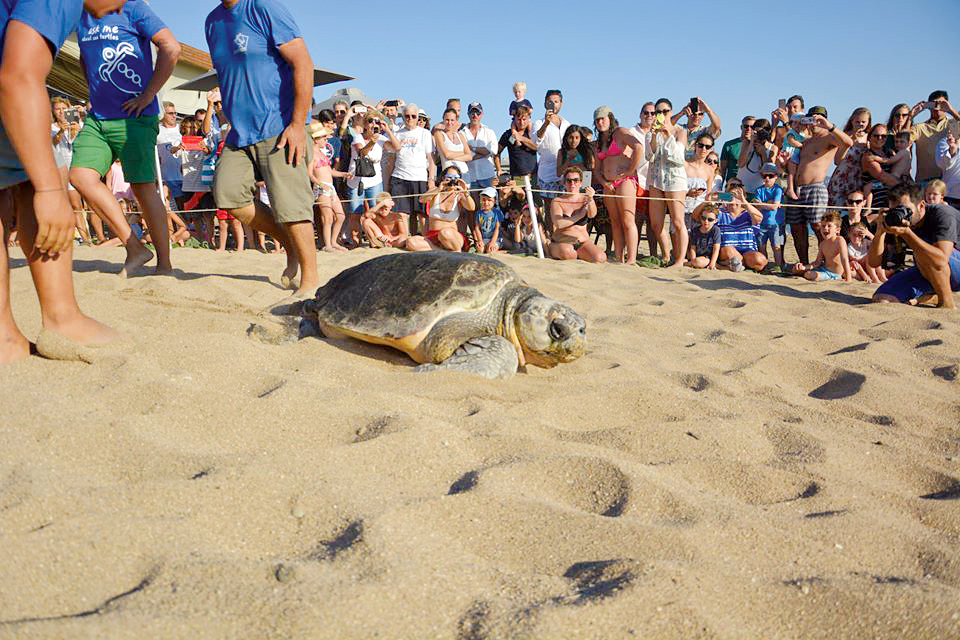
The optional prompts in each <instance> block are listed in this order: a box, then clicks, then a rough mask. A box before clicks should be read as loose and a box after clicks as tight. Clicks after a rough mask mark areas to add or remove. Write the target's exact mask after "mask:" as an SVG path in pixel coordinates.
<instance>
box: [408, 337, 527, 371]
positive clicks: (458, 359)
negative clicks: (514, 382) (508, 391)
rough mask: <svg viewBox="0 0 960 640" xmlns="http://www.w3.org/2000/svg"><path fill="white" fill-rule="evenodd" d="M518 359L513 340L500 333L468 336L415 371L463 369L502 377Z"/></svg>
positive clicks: (514, 366)
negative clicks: (440, 358) (441, 358)
mask: <svg viewBox="0 0 960 640" xmlns="http://www.w3.org/2000/svg"><path fill="white" fill-rule="evenodd" d="M519 365H520V361H519V359H518V358H517V350H516V348H515V347H514V346H513V343H512V342H510V341H509V340H507V339H506V338H504V337H503V336H477V337H475V338H470V339H469V340H467V341H466V342H464V343H463V344H461V345H460V346H459V347H457V350H456V351H454V352H453V355H451V356H450V357H449V358H447V359H446V360H444V361H443V362H441V363H439V364H432V363H430V364H422V365H420V366H418V367H416V368H415V369H414V371H416V372H417V373H425V372H428V371H463V372H465V373H472V374H475V375H478V376H483V377H484V378H490V379H496V378H501V379H506V378H510V377H512V376H513V374H515V373H516V372H517V367H518V366H519Z"/></svg>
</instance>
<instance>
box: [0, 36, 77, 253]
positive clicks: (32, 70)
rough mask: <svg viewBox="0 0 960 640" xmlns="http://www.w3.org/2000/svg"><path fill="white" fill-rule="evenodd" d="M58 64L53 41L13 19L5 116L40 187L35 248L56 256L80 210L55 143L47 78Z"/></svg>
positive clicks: (3, 83) (3, 80) (2, 85)
mask: <svg viewBox="0 0 960 640" xmlns="http://www.w3.org/2000/svg"><path fill="white" fill-rule="evenodd" d="M52 66H53V52H52V51H51V50H50V43H49V42H47V40H46V39H45V38H44V37H43V36H42V35H40V34H39V33H37V32H36V31H35V30H34V29H32V28H31V27H29V26H27V25H26V24H24V23H22V22H19V21H17V20H11V21H10V22H9V23H8V24H7V33H6V41H5V43H4V50H3V63H2V66H0V118H2V119H3V126H4V129H6V132H7V136H8V137H9V138H10V143H11V144H12V145H13V148H14V150H15V151H16V153H17V157H18V158H19V159H20V163H21V164H22V165H23V168H24V170H25V171H26V174H27V177H28V178H29V179H30V183H31V184H32V185H33V188H34V191H35V193H34V196H33V206H34V215H35V217H36V219H37V225H38V229H37V235H36V239H35V241H34V248H35V249H36V250H37V251H38V252H39V253H41V254H46V255H48V256H50V257H55V256H57V255H59V254H60V253H62V252H63V251H66V250H67V249H69V248H70V246H71V243H72V242H73V229H74V214H73V210H72V209H71V207H70V202H69V200H67V192H66V189H65V188H64V186H63V183H62V182H61V181H60V172H59V171H58V170H57V163H56V160H54V157H53V147H52V146H51V145H50V125H51V116H50V98H49V97H48V95H47V86H46V80H47V75H48V74H49V73H50V69H51V67H52Z"/></svg>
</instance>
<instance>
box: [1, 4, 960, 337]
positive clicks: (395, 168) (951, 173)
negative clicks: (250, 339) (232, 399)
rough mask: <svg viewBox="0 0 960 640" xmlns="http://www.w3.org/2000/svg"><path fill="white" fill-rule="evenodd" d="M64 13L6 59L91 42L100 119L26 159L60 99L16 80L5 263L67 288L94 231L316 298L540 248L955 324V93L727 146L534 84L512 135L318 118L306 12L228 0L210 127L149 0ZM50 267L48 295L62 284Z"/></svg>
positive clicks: (805, 120)
mask: <svg viewBox="0 0 960 640" xmlns="http://www.w3.org/2000/svg"><path fill="white" fill-rule="evenodd" d="M56 3H57V4H58V6H59V5H62V8H63V11H62V12H61V13H58V14H55V15H62V16H71V17H75V18H76V20H72V19H71V20H67V21H66V22H68V23H70V24H60V25H52V26H51V25H49V24H39V23H40V21H41V20H40V18H39V17H37V15H38V14H39V12H40V7H41V5H42V4H43V3H39V2H38V1H37V0H4V3H3V5H2V6H3V7H4V12H5V15H4V16H3V18H4V37H5V39H8V40H12V41H14V42H15V44H13V45H11V44H8V45H7V49H8V50H9V51H14V52H17V51H18V50H22V51H28V50H31V51H33V53H37V51H36V50H37V49H38V47H37V43H36V41H35V40H36V38H35V37H34V41H33V42H31V41H30V38H31V37H32V36H34V35H36V34H39V35H40V36H41V38H40V40H41V42H42V44H43V45H45V46H44V47H41V48H42V49H43V50H42V51H41V52H40V53H42V54H43V55H41V56H40V57H39V58H38V59H39V60H40V61H41V62H42V63H43V65H45V64H46V62H47V58H48V57H50V56H52V55H53V54H54V53H55V52H56V49H57V48H58V47H59V45H60V44H61V42H62V39H63V37H65V35H66V33H69V31H70V30H72V29H74V28H76V31H77V36H78V37H77V39H78V43H79V46H80V52H81V59H82V61H83V64H84V66H85V71H86V77H87V79H88V84H89V90H90V99H89V101H88V102H87V103H85V104H71V103H70V102H69V101H68V100H66V99H64V98H63V97H59V96H57V97H54V98H53V99H52V101H51V102H50V105H51V110H50V113H51V114H52V125H51V129H50V138H49V143H48V144H47V145H46V146H48V147H49V148H50V150H51V153H50V154H46V153H44V154H32V155H35V156H42V157H36V158H30V159H29V160H28V158H27V157H25V156H28V155H31V154H28V153H26V152H25V150H26V149H36V146H35V144H34V146H33V147H30V146H24V145H28V144H29V143H31V142H32V143H36V141H37V138H36V135H37V134H36V131H35V129H36V128H37V127H45V126H46V125H44V124H43V121H44V120H45V119H46V118H45V115H44V113H43V112H45V111H46V110H45V109H40V112H39V113H38V112H37V104H36V101H37V100H38V99H40V98H41V97H42V98H43V99H44V100H48V99H49V98H48V97H47V95H46V92H45V91H44V93H42V94H41V93H39V92H38V93H36V94H31V100H32V102H31V101H29V100H28V101H24V100H17V101H13V100H12V98H10V97H9V96H8V95H7V94H8V93H9V91H10V89H9V87H10V86H11V84H10V83H9V82H8V83H7V84H6V85H5V87H4V89H3V90H2V91H0V103H2V108H0V115H2V117H3V124H4V130H5V133H3V132H0V142H2V143H3V145H2V147H3V148H2V149H0V151H3V152H4V153H3V155H2V156H0V157H2V161H3V163H4V181H3V182H2V183H0V187H10V186H15V189H13V190H12V191H11V195H13V196H14V199H15V200H16V206H14V205H13V204H12V203H11V202H9V201H4V202H5V206H3V209H4V235H5V238H4V243H3V244H4V255H3V256H2V258H3V260H4V263H6V245H7V242H8V240H13V239H14V238H16V239H17V240H18V241H19V242H20V243H21V245H22V246H24V248H25V251H26V252H27V253H30V254H35V253H36V251H39V253H40V254H43V257H44V260H45V261H46V262H52V263H56V265H58V266H56V269H59V270H61V272H62V269H63V267H62V266H60V265H62V264H66V263H69V261H70V258H69V255H70V250H69V246H68V245H69V244H71V242H69V241H71V240H72V238H70V237H69V236H71V235H74V234H75V235H76V236H77V239H78V240H79V241H80V242H96V243H98V244H104V245H108V244H113V245H122V246H124V247H125V248H126V251H127V258H126V261H125V264H124V266H123V273H125V274H128V273H132V272H134V271H135V270H138V269H140V268H142V267H144V265H146V264H147V263H148V262H150V261H151V260H152V259H153V258H154V252H155V254H156V256H155V257H156V260H157V262H156V272H157V273H170V272H171V270H172V267H173V265H172V262H171V254H170V246H171V242H173V243H176V244H180V245H181V246H185V245H188V244H192V245H194V246H207V247H210V248H216V249H218V250H221V251H222V250H225V249H227V248H228V246H232V247H233V248H235V249H237V250H243V249H244V247H245V246H250V247H256V248H259V249H261V250H273V251H283V252H285V254H286V260H287V264H286V268H285V270H284V271H283V274H282V276H281V281H282V283H283V284H284V286H289V287H290V288H291V289H293V290H294V296H296V297H304V296H309V295H312V294H313V292H314V291H315V290H316V288H317V286H318V285H319V281H318V277H317V265H316V255H317V250H318V249H321V250H323V251H337V252H339V251H347V250H350V249H352V248H355V247H358V246H361V245H367V246H370V247H386V246H391V247H399V248H404V249H407V250H411V251H422V250H447V251H476V252H479V253H488V254H489V253H495V252H498V251H522V252H530V251H533V250H534V248H535V247H537V246H539V245H542V246H543V247H545V248H546V252H547V254H548V255H549V256H550V257H552V258H554V259H581V260H585V261H589V262H607V261H612V262H619V263H627V264H633V263H637V262H639V263H640V264H642V265H645V266H665V267H670V268H684V267H687V268H704V269H720V268H725V269H729V270H731V271H734V272H736V271H741V270H743V269H752V270H754V271H758V272H763V273H772V274H778V275H796V276H802V277H804V278H807V279H811V280H818V279H820V280H822V279H831V280H834V279H840V280H846V281H850V280H852V279H861V280H865V281H870V282H877V283H880V284H881V286H880V288H879V289H878V291H877V294H876V296H875V299H876V300H878V301H879V300H897V301H900V302H907V301H916V300H917V299H922V298H923V297H924V296H928V295H932V296H936V297H937V300H938V303H939V304H941V305H944V306H952V305H953V298H952V295H951V293H950V292H951V290H952V291H956V290H958V289H960V252H958V250H957V246H958V245H960V237H958V234H960V213H958V211H957V209H956V208H955V207H957V206H958V205H960V157H958V138H960V114H958V113H957V111H956V110H955V109H954V108H953V106H952V105H951V103H950V102H949V97H948V94H947V92H946V91H943V90H937V91H934V92H933V93H931V94H930V95H929V97H928V99H927V100H924V101H920V102H917V103H915V104H914V105H913V106H911V105H910V104H908V103H902V104H898V105H896V106H894V107H893V109H892V110H891V111H890V115H889V118H888V119H887V121H886V122H885V123H884V122H882V121H881V122H876V123H874V122H873V116H872V114H871V113H870V111H869V110H868V109H866V108H858V109H856V110H854V112H853V113H852V114H850V116H849V118H847V119H846V122H845V123H844V124H843V125H842V126H838V125H837V124H835V123H834V122H833V121H831V120H830V119H829V117H828V111H827V109H826V108H824V107H822V106H812V107H809V108H807V107H806V105H805V101H804V99H803V97H801V96H799V95H797V96H792V97H790V98H788V99H784V100H781V101H780V103H779V104H778V105H777V106H776V108H774V109H772V110H771V112H770V117H769V119H768V118H766V117H755V116H745V117H743V118H742V119H741V121H740V132H739V136H737V137H735V138H733V139H731V140H728V141H726V142H724V143H723V144H722V145H720V149H719V150H718V149H717V146H718V144H719V141H720V140H721V135H722V124H721V122H720V119H719V117H718V115H717V113H716V112H714V111H713V109H711V107H710V106H709V104H708V103H707V101H706V100H704V99H703V98H702V97H699V96H698V97H694V98H691V99H690V100H689V101H687V102H684V103H682V104H680V105H678V106H676V107H675V106H674V104H673V102H671V100H669V99H667V98H660V99H657V100H654V101H650V102H647V103H646V104H644V105H642V106H641V108H640V110H639V116H638V119H637V121H636V122H634V123H632V124H628V123H625V124H621V123H620V122H619V121H618V119H617V117H616V116H615V115H614V113H613V111H612V109H611V108H609V107H607V106H600V107H597V108H596V110H595V111H594V114H593V122H591V123H588V124H583V125H577V124H572V123H570V122H569V121H567V120H566V119H565V118H564V116H563V113H564V110H563V105H564V96H563V92H562V91H561V90H558V89H551V90H548V91H546V92H545V95H544V101H543V107H542V111H541V110H539V109H537V108H534V105H533V103H532V102H531V101H530V100H529V99H528V98H527V97H526V90H527V88H526V85H525V84H524V83H522V82H518V83H516V84H515V85H514V86H513V100H512V101H510V103H509V106H508V107H506V108H507V109H508V110H509V114H510V117H511V124H510V128H509V129H507V130H506V131H503V132H502V133H500V134H499V135H498V134H497V132H495V131H493V130H492V129H491V128H490V127H488V126H487V125H485V124H484V122H483V118H484V107H483V105H481V104H480V103H478V102H471V103H469V104H468V105H467V108H466V117H467V119H466V121H464V120H463V112H462V107H461V101H460V100H459V99H450V100H449V101H448V102H447V105H446V108H445V110H444V112H443V113H442V115H441V117H440V118H439V120H438V122H436V124H435V125H434V126H431V122H430V118H429V117H428V115H427V114H426V113H425V112H424V111H423V109H421V108H419V107H418V106H417V105H416V104H414V103H412V102H409V103H408V102H405V101H403V100H400V99H395V100H385V101H381V102H379V103H377V104H375V105H374V104H363V103H362V102H359V101H358V102H354V103H353V104H348V103H346V102H337V103H335V104H334V105H332V108H331V109H322V110H311V105H312V93H313V86H312V75H313V74H312V71H313V64H312V61H311V58H310V54H309V52H308V51H307V48H306V45H305V43H304V40H303V38H302V36H301V34H300V31H299V29H298V27H297V25H296V23H295V21H294V20H293V18H292V16H291V14H290V13H289V11H288V10H287V9H286V7H284V6H283V5H282V4H281V3H280V2H278V1H277V0H222V1H221V3H220V4H219V5H218V6H217V7H216V8H215V9H214V10H213V11H212V12H211V13H210V15H209V16H208V17H207V21H206V24H205V33H206V37H207V44H208V46H209V49H210V54H211V59H212V60H213V64H214V67H215V68H216V71H217V73H218V76H219V78H220V85H221V86H220V87H219V88H218V89H215V90H213V91H211V92H209V93H208V94H207V106H206V108H205V109H198V110H196V112H194V113H191V114H178V113H177V109H176V107H175V106H174V105H173V104H172V103H169V102H164V103H162V104H161V103H160V102H159V101H158V100H157V93H158V92H159V90H160V88H161V87H162V86H163V84H164V83H165V82H166V81H167V79H168V78H169V76H170V74H171V72H172V70H173V67H174V65H175V64H176V60H177V58H178V56H179V53H180V45H179V43H178V41H177V39H176V38H175V37H174V35H173V33H172V32H171V31H170V29H169V28H167V27H166V25H165V24H164V23H163V22H162V21H161V20H160V19H159V18H158V17H157V15H156V14H155V13H154V12H153V10H152V9H151V8H150V6H149V5H148V4H147V3H146V2H144V0H129V1H128V2H123V1H122V0H118V1H115V2H108V1H107V0H86V2H83V3H82V4H83V6H84V10H83V11H82V12H81V8H80V7H81V2H80V0H56ZM124 5H125V6H124ZM121 6H123V7H124V8H123V11H122V12H119V11H117V8H118V7H121ZM35 14H37V15H35ZM264 15H267V16H269V17H270V19H269V20H267V21H265V20H264V19H263V16H264ZM21 16H23V17H22V18H21ZM54 22H56V21H54ZM24 28H25V29H26V30H27V33H26V34H21V33H20V31H21V30H22V29H24ZM18 38H22V39H23V42H21V40H20V39H18ZM18 47H19V49H18ZM30 47H32V49H30ZM153 47H156V52H157V53H156V62H155V64H154V54H153ZM9 51H7V52H5V54H4V59H3V69H4V71H3V73H4V74H5V75H9V77H13V78H16V79H17V80H21V79H22V78H23V77H25V74H26V75H29V73H28V71H26V70H24V69H23V68H20V67H25V66H28V65H27V63H26V62H25V61H24V60H22V59H21V56H20V55H13V56H11V54H10V53H9ZM118 56H122V57H123V63H124V64H123V65H122V71H118V69H120V68H121V67H120V65H118V64H117V62H118V61H119V58H118ZM33 62H34V64H33V66H34V67H37V65H38V64H39V63H37V62H36V61H33ZM51 62H52V61H51ZM18 65H20V67H18ZM43 65H40V66H43ZM46 70H49V66H47V67H46ZM40 71H43V70H42V69H41V70H37V69H35V68H34V69H29V72H32V73H33V74H34V75H37V74H39V73H40ZM17 74H19V75H17ZM5 100H7V101H9V102H4V101H5ZM14 102H19V103H20V104H21V105H22V104H24V103H25V102H26V103H29V104H30V105H31V107H32V108H33V109H34V111H33V113H29V114H28V113H26V112H24V111H23V109H22V108H21V107H18V106H16V105H15V104H14ZM506 102H507V101H506V100H505V101H504V103H505V104H506ZM924 113H927V114H928V115H927V117H926V120H924V121H920V118H921V116H922V114H924ZM24 128H29V129H33V130H32V131H30V132H29V133H26V134H24V133H23V132H22V131H21V130H22V129H24ZM278 150H279V151H280V152H279V153H278V152H277V151H278ZM505 151H506V159H507V164H506V166H505V165H504V163H503V160H504V152H505ZM155 154H157V155H158V157H159V167H160V176H159V178H160V179H159V180H158V179H157V178H158V176H157V174H156V169H155V167H156V166H157V160H156V158H157V155H155ZM48 155H49V158H48V157H47V156H48ZM48 160H49V162H48ZM50 164H52V165H53V168H54V169H55V171H53V172H52V174H51V176H53V177H55V182H53V183H50V181H51V180H52V179H53V178H52V177H49V176H47V175H46V173H44V172H45V171H46V170H47V169H49V168H50V167H49V165H50ZM914 167H915V171H914ZM158 183H160V184H162V189H158V186H157V185H158ZM24 185H27V186H24ZM31 190H32V191H31ZM25 193H30V194H31V195H30V197H29V198H27V196H26V195H24V194H25ZM44 194H54V195H49V196H48V195H44ZM28 199H29V200H30V202H29V206H28V203H27V200H28ZM51 199H56V201H55V202H53V203H52V204H51V202H50V200H51ZM51 206H54V208H55V209H57V210H58V211H61V212H65V211H69V212H70V228H69V230H67V229H66V228H65V227H64V226H63V224H64V223H63V220H62V219H61V216H58V217H57V219H56V224H53V226H50V224H44V221H45V220H46V221H48V222H49V221H50V220H52V217H51V216H48V215H46V214H45V213H44V212H43V211H41V210H40V209H44V208H49V207H51ZM14 212H16V214H17V216H16V218H14V216H13V215H12V214H13V213H14ZM64 215H65V213H64ZM788 230H789V234H790V238H791V239H792V242H793V249H794V251H795V254H796V256H797V260H796V262H793V263H787V261H786V257H785V256H786V252H785V248H786V241H787V231H788ZM231 232H232V236H233V239H232V241H230V240H229V236H230V235H231ZM17 234H18V235H19V237H18V238H17V237H16V236H17ZM811 235H813V236H815V238H816V241H817V243H818V246H817V247H816V249H817V250H816V255H815V258H814V259H813V260H812V261H810V255H811V248H810V246H809V240H810V238H811ZM601 237H604V239H605V245H606V246H605V248H601V247H600V246H599V245H598V244H597V242H599V241H600V238H601ZM642 239H645V244H646V249H647V255H643V252H642V251H641V243H642ZM911 254H912V256H911ZM58 256H65V259H62V260H60V261H59V262H58V261H57V257H58ZM909 260H912V262H913V265H912V266H909V267H908V266H907V265H908V261H909ZM31 267H32V268H34V267H36V268H37V272H35V273H34V276H35V279H36V283H37V286H38V290H39V289H40V288H41V287H42V286H43V285H42V284H41V281H42V280H43V277H42V275H41V276H39V277H38V272H39V271H40V270H41V269H42V268H41V266H40V264H38V263H35V262H34V261H31ZM46 268H48V269H49V268H52V267H46ZM61 272H58V274H59V275H58V277H59V278H60V279H61V280H62V279H63V275H62V273H61ZM6 278H7V276H5V277H4V279H3V280H2V281H0V285H3V286H4V287H5V286H6V284H5V283H6V281H7V280H6ZM63 291H65V290H63ZM0 295H3V296H4V297H5V290H3V291H0ZM72 295H73V294H72V288H71V289H70V291H69V296H70V297H71V298H72ZM41 300H43V296H41ZM7 304H8V303H7ZM74 306H75V305H74ZM6 309H7V308H6V307H5V308H4V309H0V311H2V312H6ZM45 317H46V316H45ZM4 322H5V323H6V324H5V325H4V332H5V334H4V335H7V336H10V337H11V339H13V340H14V341H17V342H22V341H20V340H19V339H18V334H19V331H17V330H16V329H15V325H13V324H12V317H11V318H9V319H7V320H4ZM51 326H52V327H53V328H54V329H59V327H58V326H57V324H56V323H55V322H53V323H52V324H51ZM88 329H89V327H88ZM104 331H106V330H105V329H104ZM74 333H77V335H75V336H71V337H74V338H77V339H81V340H82V339H83V338H84V335H85V334H84V332H83V331H79V332H74ZM20 337H21V338H22V336H20ZM21 346H22V344H21Z"/></svg>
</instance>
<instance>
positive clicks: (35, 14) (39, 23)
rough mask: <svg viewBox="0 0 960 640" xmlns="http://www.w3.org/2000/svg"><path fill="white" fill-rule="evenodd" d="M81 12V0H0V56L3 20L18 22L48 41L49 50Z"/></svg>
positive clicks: (4, 32) (60, 41)
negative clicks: (0, 24) (0, 23)
mask: <svg viewBox="0 0 960 640" xmlns="http://www.w3.org/2000/svg"><path fill="white" fill-rule="evenodd" d="M82 12H83V0H0V21H2V23H3V26H0V59H3V45H4V43H5V42H6V40H7V23H8V22H10V21H11V20H16V21H17V22H22V23H23V24H25V25H27V26H28V27H30V28H31V29H33V30H34V31H36V32H37V33H39V34H40V35H41V36H43V38H44V39H45V40H46V41H47V42H48V43H50V49H51V51H52V52H53V53H56V51H57V50H58V49H59V48H60V45H62V44H63V41H64V40H66V39H67V36H68V35H70V32H72V31H73V30H74V29H76V28H77V21H78V20H80V14H81V13H82Z"/></svg>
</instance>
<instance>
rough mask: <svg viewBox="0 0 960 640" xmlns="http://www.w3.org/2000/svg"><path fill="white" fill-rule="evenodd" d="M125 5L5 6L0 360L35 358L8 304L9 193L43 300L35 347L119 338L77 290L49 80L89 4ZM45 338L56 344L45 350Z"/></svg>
mask: <svg viewBox="0 0 960 640" xmlns="http://www.w3.org/2000/svg"><path fill="white" fill-rule="evenodd" d="M123 4H124V2H123V1H122V0H121V1H117V0H114V1H112V2H110V1H107V0H86V2H81V0H43V1H41V0H13V1H12V2H11V1H5V2H2V3H0V20H2V25H3V26H2V27H0V29H2V31H0V119H2V126H0V190H4V191H0V220H2V224H3V242H0V263H2V264H0V363H6V362H13V361H15V360H21V359H23V358H26V357H27V356H28V355H30V344H29V342H27V339H26V338H25V337H24V335H23V334H22V333H21V332H20V329H19V328H17V325H16V323H15V322H14V319H13V313H12V311H11V309H10V269H9V265H8V261H7V237H8V235H9V234H10V232H11V230H12V229H11V226H12V220H13V215H12V214H13V211H12V210H11V208H10V207H9V203H10V202H11V198H10V197H8V196H10V195H12V202H13V203H14V207H15V208H16V212H17V216H16V217H17V222H18V228H17V237H18V238H19V240H20V247H21V248H22V249H23V252H24V253H25V254H26V256H27V262H28V263H29V265H30V275H31V276H32V277H33V284H34V286H35V287H36V289H37V297H38V298H39V299H40V315H41V316H42V318H43V329H42V330H41V331H40V336H39V337H38V338H37V351H38V352H40V354H41V355H49V356H51V357H69V354H68V353H65V352H62V348H60V347H59V344H60V343H69V344H71V345H78V346H81V347H82V346H101V345H104V344H106V343H108V342H110V341H112V340H113V339H114V338H116V335H117V334H116V333H115V332H114V331H113V330H112V329H111V328H109V327H107V326H105V325H102V324H100V323H99V322H97V321H96V320H93V319H92V318H89V317H87V316H85V315H83V312H82V311H80V307H79V306H77V299H76V297H75V296H74V293H73V230H74V215H73V209H72V208H71V207H70V201H69V200H67V192H66V190H65V189H64V187H63V184H62V183H61V181H60V173H59V172H58V171H57V163H56V161H55V160H54V158H53V148H52V147H51V146H50V108H49V106H48V105H49V104H50V102H49V98H48V97H47V89H46V79H47V74H49V73H50V69H51V67H52V66H53V58H54V56H55V55H56V53H57V50H58V49H59V48H60V45H61V44H63V41H64V40H66V38H67V35H69V34H70V32H72V31H73V30H74V29H76V26H77V23H78V22H79V21H80V13H81V11H82V10H83V9H84V7H85V8H86V9H87V11H89V12H90V13H91V14H93V15H94V16H96V17H98V18H99V17H101V16H103V15H106V14H107V13H109V12H111V11H116V10H118V9H120V8H121V7H122V6H123ZM11 192H12V193H11ZM2 203H7V206H4V204H2ZM46 343H52V344H56V345H57V346H56V347H53V349H52V350H50V351H47V350H46V349H45V348H44V347H45V344H46ZM57 352H59V353H57Z"/></svg>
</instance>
